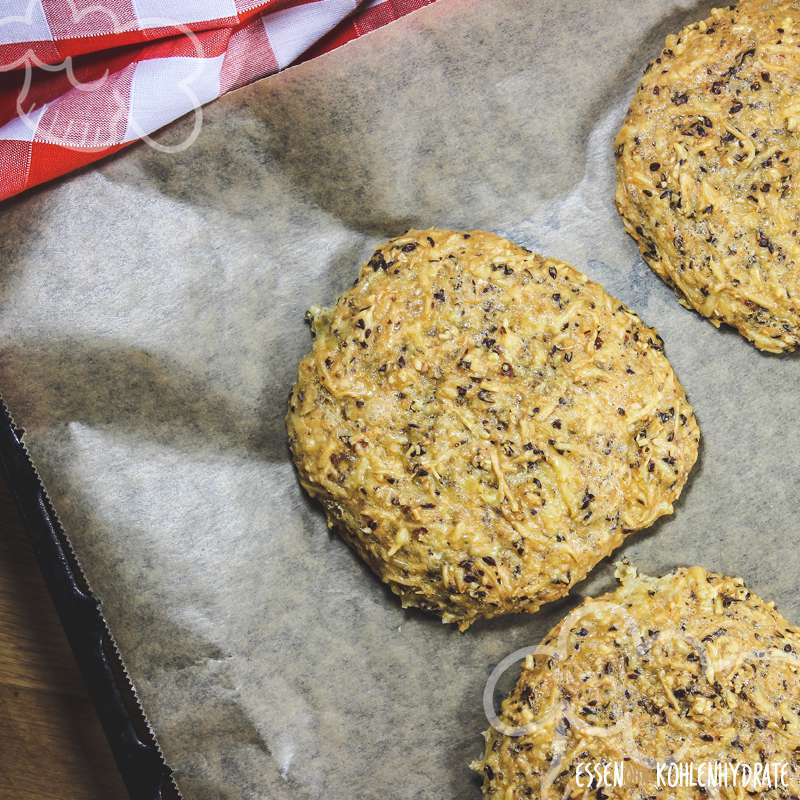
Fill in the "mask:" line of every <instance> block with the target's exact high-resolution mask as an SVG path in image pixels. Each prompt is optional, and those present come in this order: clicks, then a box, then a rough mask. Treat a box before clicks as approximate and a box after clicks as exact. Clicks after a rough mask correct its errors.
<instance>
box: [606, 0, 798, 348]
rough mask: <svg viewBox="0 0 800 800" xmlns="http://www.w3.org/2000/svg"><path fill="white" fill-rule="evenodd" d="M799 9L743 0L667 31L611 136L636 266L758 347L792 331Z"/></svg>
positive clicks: (782, 344) (778, 342) (769, 0)
mask: <svg viewBox="0 0 800 800" xmlns="http://www.w3.org/2000/svg"><path fill="white" fill-rule="evenodd" d="M798 98H800V4H798V3H797V2H792V1H791V0H744V1H743V2H741V3H740V4H739V5H738V6H737V7H736V8H735V9H734V10H730V9H715V10H714V11H712V12H711V16H710V17H709V18H708V19H707V20H704V21H702V22H698V23H695V24H693V25H690V26H689V27H687V28H685V29H684V30H683V31H681V32H680V33H679V34H678V35H677V36H669V37H667V41H666V44H665V49H664V50H663V51H662V53H661V55H660V56H659V57H658V58H657V59H656V60H655V61H654V62H652V63H651V64H650V66H649V67H648V69H647V70H646V72H645V75H644V78H643V79H642V82H641V84H640V86H639V89H638V91H637V93H636V96H635V98H634V100H633V103H632V105H631V108H630V110H629V112H628V116H627V117H626V120H625V123H624V125H623V127H622V129H621V130H620V132H619V134H618V136H617V140H616V147H617V150H616V152H617V156H618V159H617V196H616V199H617V207H618V209H619V212H620V214H621V215H622V217H623V219H624V221H625V227H626V229H627V231H628V233H630V234H631V236H633V238H634V239H635V240H636V241H637V243H638V245H639V248H640V250H641V251H642V255H643V256H644V259H645V261H647V263H648V264H649V265H650V267H651V268H652V269H653V270H654V271H655V272H656V273H658V274H659V275H660V276H661V277H662V278H663V279H664V280H666V281H667V282H668V283H669V284H670V285H672V286H673V287H674V288H675V289H676V291H677V292H678V293H679V294H680V295H681V296H682V297H683V298H684V300H683V302H684V303H688V305H689V306H691V307H692V308H694V309H696V310H697V311H699V312H700V313H701V314H703V315H704V316H706V317H708V319H709V320H710V321H711V322H712V323H713V324H714V325H716V326H717V327H718V326H719V325H720V323H723V322H724V323H727V324H728V325H732V326H733V327H735V328H736V329H737V330H738V331H739V332H740V333H741V334H742V335H743V336H745V337H746V338H747V339H749V340H750V341H751V342H753V343H754V344H755V345H756V347H758V348H760V349H762V350H767V351H770V352H781V351H786V350H793V349H794V348H795V347H796V346H797V343H798V337H800V202H799V200H798V198H800V194H798V187H797V185H796V182H795V174H796V173H797V170H798V167H799V166H800V147H798V126H800V100H799V99H798Z"/></svg>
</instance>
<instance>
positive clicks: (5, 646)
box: [0, 477, 128, 800]
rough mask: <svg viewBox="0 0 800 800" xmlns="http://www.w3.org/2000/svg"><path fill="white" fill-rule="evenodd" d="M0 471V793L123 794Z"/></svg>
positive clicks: (78, 797)
mask: <svg viewBox="0 0 800 800" xmlns="http://www.w3.org/2000/svg"><path fill="white" fill-rule="evenodd" d="M127 797H128V796H127V793H126V792H125V789H124V787H123V786H122V782H121V780H120V778H119V775H118V773H117V770H116V767H115V766H114V761H113V759H112V756H111V752H110V750H109V748H108V745H107V743H106V741H105V738H104V737H103V732H102V729H101V728H100V723H99V722H98V721H97V716H96V714H95V711H94V707H93V706H92V704H91V701H90V700H89V698H88V696H87V693H86V689H85V688H84V686H83V683H82V681H81V677H80V675H79V673H78V668H77V666H76V664H75V659H74V658H73V656H72V652H71V650H70V649H69V645H68V644H67V640H66V638H65V636H64V632H63V631H62V630H61V627H60V625H59V622H58V617H57V616H56V612H55V609H54V608H53V604H52V601H51V600H50V595H49V594H48V593H47V589H46V588H45V585H44V581H43V579H42V576H41V575H40V574H39V569H38V566H37V564H36V561H35V559H34V557H33V552H32V550H31V547H30V544H29V543H28V540H27V539H26V538H25V534H24V533H23V531H22V528H21V526H20V523H19V519H18V517H17V513H16V509H15V507H14V504H13V502H12V500H11V498H10V496H9V493H8V489H7V487H6V485H5V483H4V481H3V479H2V477H0V800H127Z"/></svg>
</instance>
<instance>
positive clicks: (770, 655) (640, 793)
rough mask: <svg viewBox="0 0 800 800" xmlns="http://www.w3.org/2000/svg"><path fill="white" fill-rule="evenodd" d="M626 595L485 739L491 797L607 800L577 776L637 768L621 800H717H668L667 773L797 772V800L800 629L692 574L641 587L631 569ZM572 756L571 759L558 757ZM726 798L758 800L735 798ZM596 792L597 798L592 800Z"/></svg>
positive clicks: (541, 661)
mask: <svg viewBox="0 0 800 800" xmlns="http://www.w3.org/2000/svg"><path fill="white" fill-rule="evenodd" d="M618 574H619V576H620V578H621V582H622V583H621V586H620V587H619V588H618V589H617V590H616V591H613V592H611V593H609V594H607V595H604V596H602V597H598V598H595V599H590V600H587V601H586V602H585V603H584V604H583V605H582V606H579V607H578V608H577V609H576V610H575V611H574V612H573V613H572V614H570V615H569V617H567V619H566V620H564V622H562V623H561V624H560V625H558V626H557V627H556V628H555V629H554V630H553V631H551V632H550V634H548V636H547V638H546V640H545V641H544V643H543V645H542V648H541V652H539V653H537V654H536V655H535V656H533V657H531V658H529V659H528V660H527V661H526V663H525V665H524V667H523V670H522V673H521V675H520V678H519V681H518V682H517V685H516V687H515V688H514V690H513V691H512V692H511V693H510V695H509V696H508V697H507V698H506V700H505V701H504V702H503V705H502V709H501V713H500V717H499V724H500V725H505V726H509V727H508V728H506V729H505V730H506V731H507V732H511V729H512V728H520V727H522V726H526V730H525V732H524V735H522V736H517V737H514V736H506V735H503V734H501V733H499V732H498V731H497V730H495V729H494V728H492V729H490V730H489V731H488V732H487V734H486V738H487V741H486V750H485V754H484V759H483V760H482V761H480V762H477V763H475V764H474V765H473V767H474V768H475V769H477V770H480V771H482V772H483V775H484V785H483V792H484V797H486V798H489V799H490V800H507V798H513V800H517V799H518V798H519V799H520V800H521V799H522V798H528V797H532V798H541V800H547V798H562V797H589V796H592V797H596V796H598V795H596V794H595V793H594V792H591V791H589V790H586V789H580V788H578V786H577V783H576V782H577V781H580V782H581V783H583V784H584V785H585V783H586V780H585V777H586V776H585V774H584V775H583V776H580V775H579V774H578V772H579V770H578V764H579V763H583V764H593V763H599V762H602V761H604V760H605V761H607V762H609V763H613V762H619V761H621V760H625V759H627V760H625V766H624V783H623V785H622V786H619V787H609V786H605V787H602V789H598V791H600V792H601V793H602V795H603V796H604V797H605V798H608V800H616V799H617V798H619V800H631V799H632V798H645V797H651V798H670V800H684V799H688V798H697V799H698V800H699V799H700V798H706V797H708V796H709V794H708V793H706V792H704V791H702V790H701V789H700V788H699V787H691V786H683V787H677V788H665V787H664V786H663V785H662V786H661V787H660V788H659V786H658V784H657V782H656V780H657V773H656V772H655V769H654V767H655V762H662V763H663V762H666V760H667V759H668V758H669V757H670V756H674V757H675V760H676V761H679V762H682V763H685V764H694V765H698V764H702V763H709V762H711V763H713V762H738V763H740V764H748V765H753V764H756V763H762V764H763V763H765V762H771V763H780V762H784V763H786V764H788V765H789V769H788V772H787V775H786V782H787V784H788V786H787V787H786V788H784V789H780V790H776V789H774V788H773V790H771V791H769V790H766V788H764V791H763V795H762V794H758V796H759V797H761V796H765V797H773V798H778V797H792V796H797V794H798V788H800V784H799V783H798V778H800V773H798V765H797V756H796V750H797V749H798V748H800V715H798V690H800V681H799V680H798V668H799V667H800V662H799V661H798V652H800V629H798V628H797V627H796V626H794V625H790V624H789V623H788V622H787V621H786V620H785V619H784V618H783V617H782V616H781V615H780V614H779V613H778V612H777V610H776V609H775V607H774V604H773V603H769V602H765V601H763V600H762V599H760V598H759V597H757V596H756V595H754V594H753V593H752V592H750V591H748V589H747V587H746V586H745V585H744V584H743V582H742V581H741V580H740V579H738V578H728V577H724V576H721V575H715V574H713V573H708V572H706V571H705V570H704V569H703V568H701V567H691V568H687V569H679V570H677V571H676V572H674V573H670V574H668V575H665V576H664V577H662V578H647V577H640V576H638V575H637V574H636V572H635V570H633V568H632V567H630V566H629V565H627V564H623V565H622V566H621V568H620V570H619V572H618ZM559 754H561V755H560V758H559ZM721 791H722V792H723V794H722V796H724V797H747V796H749V795H748V794H747V793H746V792H744V791H741V790H740V791H741V793H737V791H735V790H734V789H733V788H732V787H731V785H730V779H729V786H728V787H727V788H725V789H723V790H721ZM584 792H587V793H586V794H584Z"/></svg>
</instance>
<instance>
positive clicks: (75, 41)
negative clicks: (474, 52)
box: [0, 0, 433, 200]
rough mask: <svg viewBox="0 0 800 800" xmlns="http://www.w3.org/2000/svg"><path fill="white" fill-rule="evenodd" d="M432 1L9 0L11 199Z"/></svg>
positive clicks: (1, 111) (5, 30)
mask: <svg viewBox="0 0 800 800" xmlns="http://www.w3.org/2000/svg"><path fill="white" fill-rule="evenodd" d="M431 2H433V0H260V1H259V0H0V200H2V199H5V198H8V197H11V196H12V195H15V194H18V193H19V192H22V191H24V190H25V189H28V188H30V187H32V186H36V185H37V184H40V183H43V182H45V181H48V180H52V179H53V178H56V177H58V176H59V175H63V174H65V173H67V172H70V171H72V170H75V169H78V168H79V167H82V166H85V165H87V164H90V163H91V162H93V161H97V160H98V159H100V158H103V157H104V156H106V155H109V154H110V153H113V152H115V151H117V150H120V149H122V148H123V147H126V146H127V145H129V144H131V143H132V142H134V141H136V140H137V139H142V138H147V137H148V135H149V134H151V133H153V132H154V131H156V130H158V129H159V128H161V127H163V126H164V125H166V124H167V123H168V122H171V121H172V120H174V119H177V118H178V117H180V116H182V115H183V114H185V113H187V112H189V111H191V110H192V109H194V108H197V107H199V106H201V105H203V104H204V103H207V102H208V101H209V100H213V99H214V98H216V97H219V96H220V95H221V94H224V93H225V92H227V91H230V90H231V89H235V88H237V87H239V86H243V85H244V84H246V83H249V82H251V81H254V80H256V79H258V78H262V77H264V76H265V75H270V74H272V73H274V72H277V71H278V70H281V69H283V68H284V67H286V66H288V65H289V64H291V63H293V62H295V61H297V60H298V59H300V58H301V57H302V58H308V57H311V56H313V55H318V54H319V53H322V52H325V51H327V50H332V49H334V48H335V47H338V46H339V45H341V44H344V43H345V42H347V41H349V40H351V39H355V38H357V37H358V36H362V35H364V34H365V33H368V32H369V31H371V30H374V29H375V28H379V27H381V26H382V25H385V24H387V23H388V22H391V21H392V20H395V19H397V18H398V17H401V16H403V15H404V14H407V13H409V12H411V11H414V10H416V9H417V8H420V7H421V6H424V5H427V4H428V3H431ZM184 144H185V143H184ZM158 146H161V145H158ZM179 146H180V145H177V147H179Z"/></svg>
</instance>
